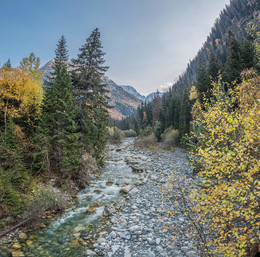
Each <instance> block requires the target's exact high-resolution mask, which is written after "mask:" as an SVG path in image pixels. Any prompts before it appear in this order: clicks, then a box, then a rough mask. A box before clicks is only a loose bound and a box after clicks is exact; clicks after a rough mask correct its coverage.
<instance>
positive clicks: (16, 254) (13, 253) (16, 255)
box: [0, 251, 24, 257]
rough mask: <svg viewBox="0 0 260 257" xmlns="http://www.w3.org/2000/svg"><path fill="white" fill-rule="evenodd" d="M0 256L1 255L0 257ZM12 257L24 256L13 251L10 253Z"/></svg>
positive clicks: (19, 252)
mask: <svg viewBox="0 0 260 257" xmlns="http://www.w3.org/2000/svg"><path fill="white" fill-rule="evenodd" d="M0 256H1V255H0ZM11 256H12V257H19V256H24V254H23V252H22V251H14V252H12V255H11Z"/></svg>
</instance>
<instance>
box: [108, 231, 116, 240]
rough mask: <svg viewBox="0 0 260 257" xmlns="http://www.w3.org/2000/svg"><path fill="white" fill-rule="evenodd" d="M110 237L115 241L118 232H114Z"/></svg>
mask: <svg viewBox="0 0 260 257" xmlns="http://www.w3.org/2000/svg"><path fill="white" fill-rule="evenodd" d="M109 237H110V238H112V239H115V238H116V232H115V231H112V232H111V233H110V234H109Z"/></svg>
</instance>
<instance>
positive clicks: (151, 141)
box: [134, 134, 157, 150]
mask: <svg viewBox="0 0 260 257" xmlns="http://www.w3.org/2000/svg"><path fill="white" fill-rule="evenodd" d="M134 144H135V146H136V147H140V148H148V149H150V150H156V146H157V141H156V137H155V135H154V134H151V135H149V136H145V137H139V138H137V139H136V140H135V143H134Z"/></svg>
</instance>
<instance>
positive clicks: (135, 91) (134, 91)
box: [120, 85, 146, 102]
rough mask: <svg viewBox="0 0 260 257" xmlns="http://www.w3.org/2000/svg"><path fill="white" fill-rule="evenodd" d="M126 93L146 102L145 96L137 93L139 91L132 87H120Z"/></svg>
mask: <svg viewBox="0 0 260 257" xmlns="http://www.w3.org/2000/svg"><path fill="white" fill-rule="evenodd" d="M120 86H121V87H122V88H123V89H124V90H125V91H126V92H128V93H129V94H132V95H134V96H135V97H137V98H138V99H140V100H141V101H143V102H145V101H146V97H145V96H144V95H141V94H140V93H139V92H137V90H136V89H135V88H134V87H132V86H128V85H127V86H125V85H120Z"/></svg>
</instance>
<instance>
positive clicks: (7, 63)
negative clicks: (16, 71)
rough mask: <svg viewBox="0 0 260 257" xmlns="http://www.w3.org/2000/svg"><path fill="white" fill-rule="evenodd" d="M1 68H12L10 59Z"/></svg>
mask: <svg viewBox="0 0 260 257" xmlns="http://www.w3.org/2000/svg"><path fill="white" fill-rule="evenodd" d="M3 67H7V68H11V67H12V65H11V61H10V59H8V60H7V62H5V63H4V65H3Z"/></svg>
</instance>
